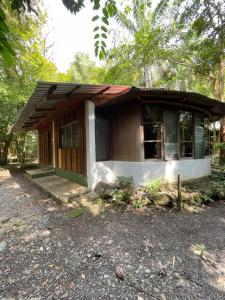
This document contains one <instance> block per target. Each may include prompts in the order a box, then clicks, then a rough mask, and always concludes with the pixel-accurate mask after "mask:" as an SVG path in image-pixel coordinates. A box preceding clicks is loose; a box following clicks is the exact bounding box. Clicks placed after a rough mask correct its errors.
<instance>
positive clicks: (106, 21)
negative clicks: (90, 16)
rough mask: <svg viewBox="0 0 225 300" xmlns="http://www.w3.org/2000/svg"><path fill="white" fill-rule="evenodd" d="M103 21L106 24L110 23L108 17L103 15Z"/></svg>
mask: <svg viewBox="0 0 225 300" xmlns="http://www.w3.org/2000/svg"><path fill="white" fill-rule="evenodd" d="M102 21H103V22H104V23H105V24H106V25H109V22H108V19H107V18H106V17H103V18H102Z"/></svg>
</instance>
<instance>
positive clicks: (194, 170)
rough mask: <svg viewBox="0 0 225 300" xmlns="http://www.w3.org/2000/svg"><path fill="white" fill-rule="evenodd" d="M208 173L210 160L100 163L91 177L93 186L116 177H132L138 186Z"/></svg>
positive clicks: (187, 178) (202, 175) (191, 177)
mask: <svg viewBox="0 0 225 300" xmlns="http://www.w3.org/2000/svg"><path fill="white" fill-rule="evenodd" d="M210 172H211V160H210V158H204V159H183V160H176V161H175V160H174V161H156V160H151V161H150V160H146V161H142V162H130V161H102V162H96V164H95V171H94V174H92V175H93V186H95V184H96V183H97V182H98V181H103V182H107V183H110V182H112V181H113V180H114V179H115V178H116V177H117V176H126V177H127V176H133V181H134V184H135V185H139V184H144V183H146V182H147V181H150V180H153V179H155V178H159V177H161V178H165V179H166V180H167V181H168V182H170V183H172V182H176V181H177V175H178V174H180V175H181V180H183V181H184V180H190V179H195V178H200V177H204V176H208V175H209V174H210Z"/></svg>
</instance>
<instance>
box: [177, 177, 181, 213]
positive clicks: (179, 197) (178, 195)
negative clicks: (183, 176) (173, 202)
mask: <svg viewBox="0 0 225 300" xmlns="http://www.w3.org/2000/svg"><path fill="white" fill-rule="evenodd" d="M177 208H178V209H179V210H181V208H182V196H181V180H180V174H178V181H177Z"/></svg>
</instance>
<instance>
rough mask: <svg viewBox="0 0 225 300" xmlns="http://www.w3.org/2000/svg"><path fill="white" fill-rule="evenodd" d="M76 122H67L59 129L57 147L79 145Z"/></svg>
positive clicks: (63, 147)
mask: <svg viewBox="0 0 225 300" xmlns="http://www.w3.org/2000/svg"><path fill="white" fill-rule="evenodd" d="M78 130H79V128H78V122H77V121H76V122H73V123H70V124H67V125H65V126H63V127H61V128H60V129H59V148H62V149H65V148H77V147H78V146H79V131H78Z"/></svg>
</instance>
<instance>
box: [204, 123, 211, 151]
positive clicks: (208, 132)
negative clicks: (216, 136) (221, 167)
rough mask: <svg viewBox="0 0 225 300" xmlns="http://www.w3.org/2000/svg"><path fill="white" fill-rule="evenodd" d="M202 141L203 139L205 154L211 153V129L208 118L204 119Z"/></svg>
mask: <svg viewBox="0 0 225 300" xmlns="http://www.w3.org/2000/svg"><path fill="white" fill-rule="evenodd" d="M204 141H205V156H209V155H212V146H213V130H212V128H211V127H210V122H209V119H207V118H205V119H204Z"/></svg>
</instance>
